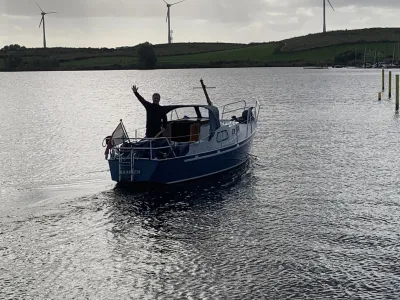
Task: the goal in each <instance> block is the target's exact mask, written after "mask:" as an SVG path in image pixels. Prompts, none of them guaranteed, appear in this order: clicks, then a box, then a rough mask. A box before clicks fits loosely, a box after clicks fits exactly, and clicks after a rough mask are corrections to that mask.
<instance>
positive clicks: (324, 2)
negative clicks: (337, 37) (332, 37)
mask: <svg viewBox="0 0 400 300" xmlns="http://www.w3.org/2000/svg"><path fill="white" fill-rule="evenodd" d="M326 1H328V3H329V5H330V6H331V7H332V9H333V10H335V9H334V8H333V6H332V4H331V1H329V0H322V2H323V6H324V29H323V32H324V33H325V32H326Z"/></svg>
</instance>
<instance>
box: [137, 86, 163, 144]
mask: <svg viewBox="0 0 400 300" xmlns="http://www.w3.org/2000/svg"><path fill="white" fill-rule="evenodd" d="M135 96H136V97H137V98H138V99H139V101H140V102H141V103H142V104H143V106H144V108H145V109H146V113H147V114H146V118H147V120H146V137H148V138H152V137H155V136H156V135H157V134H158V133H160V131H161V126H162V127H164V128H165V127H166V126H167V116H166V114H165V113H164V112H163V109H162V107H161V106H160V105H158V104H154V103H151V102H148V101H146V100H145V99H144V98H143V97H142V96H141V95H140V94H139V93H137V92H136V93H135Z"/></svg>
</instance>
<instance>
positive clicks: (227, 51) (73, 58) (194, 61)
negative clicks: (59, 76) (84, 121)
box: [0, 28, 400, 70]
mask: <svg viewBox="0 0 400 300" xmlns="http://www.w3.org/2000/svg"><path fill="white" fill-rule="evenodd" d="M399 37H400V28H370V29H361V30H344V31H332V32H327V33H325V34H322V33H318V34H309V35H306V36H301V37H295V38H291V39H286V40H283V41H279V42H269V43H256V44H255V43H252V44H235V43H174V44H169V45H168V44H159V45H154V50H155V53H156V55H157V58H158V64H157V67H158V68H191V67H246V66H305V65H320V64H328V65H330V64H350V65H356V64H358V65H360V64H362V63H363V62H364V55H365V58H366V60H367V62H370V63H372V62H374V61H387V62H392V59H393V54H395V61H398V60H399V59H400V47H399ZM136 53H137V46H133V47H119V48H111V49H110V48H49V49H42V48H20V49H17V50H8V51H4V48H3V50H2V51H1V52H0V70H5V69H6V68H7V66H8V69H9V70H93V69H136V68H137V67H138V66H137V54H136ZM10 66H11V67H10Z"/></svg>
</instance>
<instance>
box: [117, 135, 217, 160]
mask: <svg viewBox="0 0 400 300" xmlns="http://www.w3.org/2000/svg"><path fill="white" fill-rule="evenodd" d="M195 136H196V137H197V136H198V135H185V136H174V137H173V138H174V139H189V142H179V146H180V147H182V146H185V145H189V144H193V143H201V142H202V141H205V140H207V139H209V137H210V136H206V137H204V138H202V139H198V140H197V141H195V140H191V139H192V137H195ZM170 139H171V137H156V138H146V137H140V138H139V137H135V138H129V139H125V142H124V143H123V144H120V145H116V146H114V147H113V148H112V151H111V159H113V158H116V156H119V155H121V154H123V153H124V152H129V153H131V152H135V151H146V152H147V151H148V157H149V159H150V160H152V159H154V158H157V155H156V154H157V151H162V150H164V151H165V150H169V151H171V153H172V155H173V157H174V158H176V157H180V155H179V154H177V153H176V152H175V150H174V146H175V145H173V144H172V143H171V141H170ZM162 141H166V142H167V145H163V146H158V145H155V144H157V143H158V142H162ZM140 142H141V143H142V144H141V145H138V143H140ZM146 142H148V145H146ZM143 144H145V145H143Z"/></svg>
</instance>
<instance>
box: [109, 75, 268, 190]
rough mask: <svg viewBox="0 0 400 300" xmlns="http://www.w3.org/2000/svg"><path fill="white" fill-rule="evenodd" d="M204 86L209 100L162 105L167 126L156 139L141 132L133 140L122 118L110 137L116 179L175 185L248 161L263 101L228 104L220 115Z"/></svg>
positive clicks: (112, 165) (112, 175) (120, 181)
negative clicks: (196, 102) (249, 104)
mask: <svg viewBox="0 0 400 300" xmlns="http://www.w3.org/2000/svg"><path fill="white" fill-rule="evenodd" d="M201 84H202V88H203V90H204V93H205V96H206V99H207V103H208V104H207V105H167V106H162V109H163V111H164V112H165V114H166V115H167V116H168V122H167V127H166V130H165V131H163V132H160V134H159V135H158V136H156V137H155V138H146V137H138V136H137V130H135V134H134V136H135V137H134V138H131V137H129V135H128V133H127V131H126V129H125V126H124V124H123V122H122V120H121V121H120V123H119V124H118V126H117V128H116V129H115V130H114V132H113V134H112V135H111V136H108V137H107V138H106V145H107V150H106V153H105V154H106V159H107V160H108V164H109V169H110V173H111V179H112V180H113V181H116V182H118V183H161V184H173V183H179V182H184V181H189V180H193V179H198V178H202V177H206V176H210V175H214V174H218V173H221V172H224V171H228V170H231V169H233V168H235V167H238V166H240V165H242V164H243V163H244V162H246V161H247V160H248V157H249V151H250V149H251V145H252V142H253V138H254V136H255V134H256V131H257V122H258V117H259V113H260V109H261V105H260V103H259V102H258V101H257V100H256V101H255V103H254V105H253V106H248V105H247V103H246V101H244V100H242V101H235V102H232V103H229V104H226V105H224V106H223V107H222V108H221V117H220V109H218V108H217V107H216V106H214V105H213V104H212V103H211V101H210V99H209V96H208V94H207V90H206V87H205V85H204V83H203V81H202V80H201ZM232 114H238V116H232Z"/></svg>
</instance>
